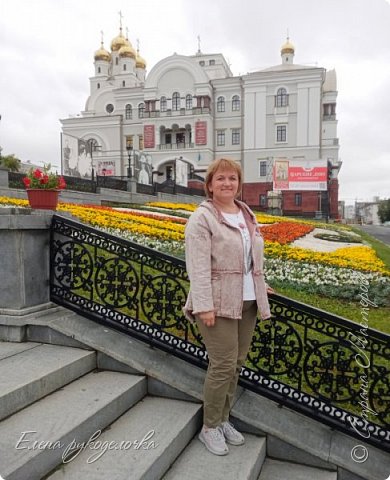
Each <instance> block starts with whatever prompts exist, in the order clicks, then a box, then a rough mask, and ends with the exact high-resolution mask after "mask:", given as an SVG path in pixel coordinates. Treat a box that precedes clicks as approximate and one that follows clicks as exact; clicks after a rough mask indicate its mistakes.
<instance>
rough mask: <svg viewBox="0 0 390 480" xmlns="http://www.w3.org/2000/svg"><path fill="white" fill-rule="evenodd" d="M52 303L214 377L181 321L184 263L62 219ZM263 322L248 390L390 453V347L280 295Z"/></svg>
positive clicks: (195, 336)
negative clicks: (269, 318) (204, 369)
mask: <svg viewBox="0 0 390 480" xmlns="http://www.w3.org/2000/svg"><path fill="white" fill-rule="evenodd" d="M50 255H51V267H50V270H51V272H50V290H51V299H52V300H53V301H54V302H56V303H58V304H60V305H63V306H65V307H67V308H70V309H72V310H74V311H76V312H78V313H79V314H81V315H84V316H86V317H88V318H90V319H92V320H95V321H97V322H99V323H102V324H105V325H109V326H111V327H113V328H116V329H118V330H120V331H122V332H124V333H126V334H129V335H132V336H134V337H137V338H139V339H141V340H143V341H145V342H148V343H149V344H152V345H155V346H157V347H159V348H161V349H163V350H165V351H168V352H170V353H172V354H174V355H177V356H178V357H181V358H183V359H185V360H186V361H189V362H191V363H194V364H196V365H198V366H200V367H202V368H206V364H207V354H206V352H205V349H204V345H203V343H202V339H201V337H200V335H199V333H198V331H197V329H196V326H194V325H192V324H191V323H190V322H188V321H187V320H186V319H185V318H184V316H183V313H182V307H183V305H184V302H185V298H186V295H187V291H188V287H189V282H188V277H187V273H186V269H185V264H184V262H183V261H181V260H179V259H177V258H175V257H171V256H168V255H165V254H162V253H159V252H156V251H154V250H152V249H149V248H145V247H141V246H139V245H137V244H136V243H132V242H128V241H125V240H123V239H120V238H117V237H114V236H111V235H107V234H105V233H102V232H100V231H98V230H95V229H92V228H88V227H85V226H84V225H82V224H80V223H78V222H74V221H71V220H69V219H65V218H62V217H60V216H57V215H55V216H54V217H53V223H52V229H51V254H50ZM270 304H271V310H272V314H273V318H272V319H271V320H267V321H258V322H257V325H256V330H255V333H254V337H253V341H252V346H251V349H250V352H249V355H248V359H247V362H246V365H245V367H244V368H243V369H242V372H241V376H240V383H241V384H242V385H243V386H245V387H246V388H248V389H250V390H252V391H254V392H257V393H260V394H262V395H265V396H267V397H269V398H271V399H273V400H275V401H277V402H279V403H280V404H283V405H287V406H289V407H290V408H292V409H294V410H297V411H299V412H301V413H304V414H306V415H308V416H311V417H313V418H316V419H318V420H320V421H321V422H323V423H325V424H327V425H330V426H332V427H334V428H336V429H338V430H341V431H344V432H346V433H348V434H350V435H352V436H355V437H357V438H361V437H362V436H364V437H365V441H367V442H369V443H371V444H373V445H375V446H377V447H378V448H381V449H384V450H390V448H389V446H390V443H389V440H390V429H389V424H390V375H389V373H390V365H389V364H390V362H389V360H390V342H389V337H388V336H386V335H384V334H382V333H380V332H377V331H374V330H370V329H366V328H362V327H361V326H359V325H357V324H355V323H353V322H350V321H347V320H345V319H342V318H339V317H336V316H334V315H331V314H329V313H327V312H324V311H321V310H317V309H315V308H312V307H309V306H307V305H304V304H301V303H298V302H295V301H292V300H290V299H287V298H285V297H282V296H279V295H272V296H271V297H270Z"/></svg>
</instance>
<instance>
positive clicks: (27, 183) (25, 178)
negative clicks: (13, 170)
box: [23, 177, 31, 188]
mask: <svg viewBox="0 0 390 480" xmlns="http://www.w3.org/2000/svg"><path fill="white" fill-rule="evenodd" d="M23 183H24V186H25V187H26V188H30V185H31V180H30V179H29V178H28V177H23Z"/></svg>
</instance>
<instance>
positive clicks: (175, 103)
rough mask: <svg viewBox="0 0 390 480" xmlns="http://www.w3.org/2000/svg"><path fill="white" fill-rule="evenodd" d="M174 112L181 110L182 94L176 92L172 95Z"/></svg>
mask: <svg viewBox="0 0 390 480" xmlns="http://www.w3.org/2000/svg"><path fill="white" fill-rule="evenodd" d="M172 110H180V93H179V92H175V93H174V94H173V95H172Z"/></svg>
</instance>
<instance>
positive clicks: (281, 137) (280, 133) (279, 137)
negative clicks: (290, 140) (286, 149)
mask: <svg viewBox="0 0 390 480" xmlns="http://www.w3.org/2000/svg"><path fill="white" fill-rule="evenodd" d="M276 141H277V142H287V125H277V126H276Z"/></svg>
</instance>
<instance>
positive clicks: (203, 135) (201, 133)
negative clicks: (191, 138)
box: [195, 122, 207, 145]
mask: <svg viewBox="0 0 390 480" xmlns="http://www.w3.org/2000/svg"><path fill="white" fill-rule="evenodd" d="M195 143H196V145H207V122H195Z"/></svg>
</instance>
